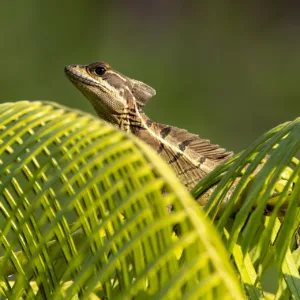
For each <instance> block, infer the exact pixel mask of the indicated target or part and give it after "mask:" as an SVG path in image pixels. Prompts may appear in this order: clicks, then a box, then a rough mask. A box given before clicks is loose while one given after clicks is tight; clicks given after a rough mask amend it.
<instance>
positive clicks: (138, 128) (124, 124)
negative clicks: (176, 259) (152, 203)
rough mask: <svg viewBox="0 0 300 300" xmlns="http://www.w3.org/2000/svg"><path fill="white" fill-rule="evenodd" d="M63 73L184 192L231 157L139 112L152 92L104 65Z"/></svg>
mask: <svg viewBox="0 0 300 300" xmlns="http://www.w3.org/2000/svg"><path fill="white" fill-rule="evenodd" d="M65 72H66V75H67V76H68V78H69V79H70V80H71V82H72V83H73V84H74V85H75V86H76V87H77V88H78V89H79V90H80V91H81V92H82V93H83V94H84V95H85V96H86V97H87V99H88V100H89V101H90V102H91V104H92V105H93V107H94V109H95V110H96V112H97V114H98V115H99V117H100V118H102V119H104V120H106V121H108V122H110V123H113V124H115V125H116V126H118V127H119V128H120V129H121V130H123V131H127V132H131V133H133V134H134V135H136V136H137V137H139V138H140V139H142V140H143V141H144V142H146V143H147V144H148V145H150V146H151V147H152V148H154V149H155V151H156V152H157V153H158V154H159V155H160V156H161V157H162V158H163V159H164V160H165V161H166V162H167V163H168V164H169V165H170V166H171V167H173V169H174V171H175V173H176V175H177V177H178V178H179V180H180V181H181V182H182V183H183V184H184V185H185V186H186V187H187V189H188V190H191V189H192V188H193V187H194V186H195V185H196V184H197V183H198V182H199V181H200V179H202V178H203V177H204V176H205V175H207V174H208V173H210V172H211V171H212V170H213V169H214V168H215V167H216V166H217V165H218V164H220V163H221V162H223V161H224V160H225V159H227V158H228V157H230V156H231V155H232V152H226V151H225V149H223V148H220V147H219V146H218V145H214V144H211V143H210V141H209V140H204V139H201V138H200V137H199V136H198V135H195V134H192V133H189V132H187V131H186V130H184V129H180V128H177V127H173V126H168V125H164V124H161V123H157V122H154V121H152V120H151V119H150V118H149V117H148V116H147V115H146V114H145V113H144V112H143V110H142V108H143V106H144V105H145V104H146V103H147V102H148V101H149V100H150V99H151V98H152V97H153V96H154V95H155V94H156V92H155V90H154V89H153V88H152V87H150V86H149V85H147V84H145V83H143V82H140V81H137V80H134V79H131V78H129V77H127V76H124V75H123V74H121V73H119V72H117V71H115V70H114V69H112V68H111V67H110V66H109V65H108V64H106V63H104V62H96V63H92V64H90V65H86V66H82V65H72V66H68V67H66V68H65Z"/></svg>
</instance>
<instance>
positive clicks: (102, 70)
mask: <svg viewBox="0 0 300 300" xmlns="http://www.w3.org/2000/svg"><path fill="white" fill-rule="evenodd" d="M94 72H95V74H96V75H98V76H102V75H104V74H105V72H106V69H105V68H104V67H97V68H96V69H95V70H94Z"/></svg>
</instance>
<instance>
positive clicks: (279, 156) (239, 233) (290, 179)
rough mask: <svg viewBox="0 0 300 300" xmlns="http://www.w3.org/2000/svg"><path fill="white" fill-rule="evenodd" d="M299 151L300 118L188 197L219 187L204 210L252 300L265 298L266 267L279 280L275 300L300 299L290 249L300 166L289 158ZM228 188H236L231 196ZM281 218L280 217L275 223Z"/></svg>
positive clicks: (295, 261) (296, 254)
mask: <svg viewBox="0 0 300 300" xmlns="http://www.w3.org/2000/svg"><path fill="white" fill-rule="evenodd" d="M299 149H300V118H298V119H296V120H295V121H293V122H288V123H285V124H282V125H280V126H278V127H276V128H274V129H272V130H271V131H269V132H268V133H266V134H265V135H263V136H262V137H261V138H260V139H258V140H257V141H256V142H255V143H254V144H253V145H252V146H251V147H249V149H247V150H246V151H244V152H243V153H241V154H239V155H237V156H236V157H234V158H233V159H231V161H228V162H226V163H225V164H223V165H222V166H220V167H218V168H216V169H215V170H214V171H213V172H212V173H211V174H209V175H208V176H207V177H206V178H205V179H204V180H202V181H201V182H200V183H199V185H198V186H197V187H196V188H195V189H194V191H193V194H194V196H195V197H197V196H199V195H201V194H202V193H203V192H204V191H206V190H207V189H209V188H211V187H212V186H213V185H214V184H215V183H216V182H219V183H218V185H217V187H216V188H215V190H214V192H213V194H212V195H211V198H210V200H209V201H208V203H207V204H206V207H205V209H206V211H207V214H208V215H209V216H210V217H211V218H212V219H215V224H216V226H217V228H218V230H219V232H220V233H221V234H222V235H223V236H224V240H225V243H226V248H227V249H228V251H229V252H230V253H231V254H232V255H233V258H234V260H235V263H236V265H237V268H238V270H239V272H240V275H241V279H242V281H243V282H244V284H245V288H246V290H247V293H248V295H249V296H250V297H251V299H258V298H259V299H260V298H262V297H264V296H265V293H264V291H263V288H262V279H263V275H264V273H265V272H266V271H267V270H268V268H269V267H270V266H271V265H273V267H274V266H275V267H276V268H277V271H278V274H279V275H278V279H277V280H278V290H277V294H276V299H279V298H280V297H285V298H286V299H290V297H291V296H293V297H295V299H300V276H299V266H300V264H299V248H298V249H297V245H296V243H295V232H297V231H298V229H299V224H300V222H299V221H300V214H299V208H298V207H299V205H300V179H299V177H300V176H299V175H300V164H299V161H298V160H297V159H296V158H295V157H294V156H295V155H296V154H297V152H298V151H299ZM262 161H263V162H264V163H263V164H262V165H261V162H262ZM257 170H259V171H257ZM232 185H236V186H235V189H234V192H233V193H231V194H230V191H231V190H230V188H231V186H232ZM228 193H229V195H228ZM225 204H226V205H225ZM266 214H267V215H266ZM280 215H284V216H282V217H281V218H280V219H279V218H278V216H280ZM295 249H297V250H295ZM293 252H294V253H293ZM280 299H281V298H280Z"/></svg>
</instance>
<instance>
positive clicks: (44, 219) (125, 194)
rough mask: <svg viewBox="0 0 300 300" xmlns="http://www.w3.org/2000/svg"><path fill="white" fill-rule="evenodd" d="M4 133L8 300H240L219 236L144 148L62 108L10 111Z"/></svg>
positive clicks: (3, 116) (1, 116) (26, 106)
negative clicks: (169, 208)
mask: <svg viewBox="0 0 300 300" xmlns="http://www.w3.org/2000/svg"><path fill="white" fill-rule="evenodd" d="M0 126H1V128H0V129H1V130H0V143H1V144H0V170H1V172H0V174H1V175H0V197H1V202H0V203H1V217H0V230H1V231H0V245H1V246H0V255H1V258H0V264H1V268H0V278H1V286H0V292H1V294H2V295H4V296H6V297H7V298H9V299H20V298H29V299H30V298H37V299H62V298H64V299H71V298H72V299H75V298H81V299H85V298H87V297H89V298H90V299H96V298H101V299H105V298H113V299H129V298H132V297H135V299H145V298H153V299H174V298H178V299H182V298H189V299H195V298H205V299H220V298H222V299H242V298H243V296H242V293H241V291H240V287H239V284H238V283H237V280H236V277H237V276H236V274H235V272H234V271H233V270H232V267H231V266H230V263H229V260H228V257H229V256H228V254H227V253H226V252H225V250H224V246H223V245H222V242H221V241H220V239H219V237H218V236H217V234H216V231H215V230H214V228H213V227H212V225H211V224H210V223H209V222H208V221H207V219H206V218H205V217H204V214H203V213H202V212H201V210H200V208H199V206H198V205H197V204H196V203H195V202H194V201H193V199H192V198H191V197H190V195H189V194H188V193H187V192H186V190H185V189H184V187H183V186H181V184H180V183H178V181H177V179H176V178H175V176H174V174H173V173H172V171H171V170H170V169H169V167H168V166H167V165H166V164H165V163H164V162H162V161H161V159H160V158H158V157H157V156H156V155H155V153H153V152H152V150H151V149H149V148H148V147H147V146H146V145H144V144H143V143H142V142H140V141H138V140H137V139H135V138H133V137H131V136H129V135H126V134H124V133H122V132H120V131H118V130H116V129H115V128H114V127H112V126H110V125H108V124H106V123H104V122H102V121H100V120H98V119H96V118H94V117H92V116H90V115H88V114H84V113H81V112H79V111H76V110H71V109H67V108H65V107H61V106H58V105H55V104H53V103H44V104H43V103H41V102H26V101H24V102H18V103H5V104H2V105H0ZM291 203H293V201H292V202H291ZM167 205H172V206H173V207H174V211H173V212H172V213H171V214H169V213H168V212H167V210H166V206H167ZM222 222H223V223H224V221H222ZM225 223H226V222H225ZM175 225H177V227H179V229H180V230H179V231H180V235H179V236H178V237H177V238H175V237H174V236H172V228H173V227H174V226H175ZM230 245H232V242H231V243H230ZM250 246H251V245H250ZM231 248H232V246H231ZM248 248H249V247H248ZM282 289H285V287H284V286H283V287H282Z"/></svg>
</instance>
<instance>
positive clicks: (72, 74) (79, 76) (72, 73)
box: [65, 65, 99, 86]
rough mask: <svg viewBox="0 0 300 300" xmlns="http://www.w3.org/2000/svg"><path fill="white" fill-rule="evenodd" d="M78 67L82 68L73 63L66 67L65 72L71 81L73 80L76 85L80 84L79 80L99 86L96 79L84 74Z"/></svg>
mask: <svg viewBox="0 0 300 300" xmlns="http://www.w3.org/2000/svg"><path fill="white" fill-rule="evenodd" d="M78 68H80V66H72V65H71V66H66V67H65V74H66V75H67V77H68V78H69V79H70V81H71V82H73V83H74V84H75V85H78V82H80V83H82V84H85V85H90V86H99V83H98V82H97V81H96V80H95V79H93V78H92V77H90V76H87V75H85V74H83V73H82V71H81V72H80V71H78V70H77V69H78Z"/></svg>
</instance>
